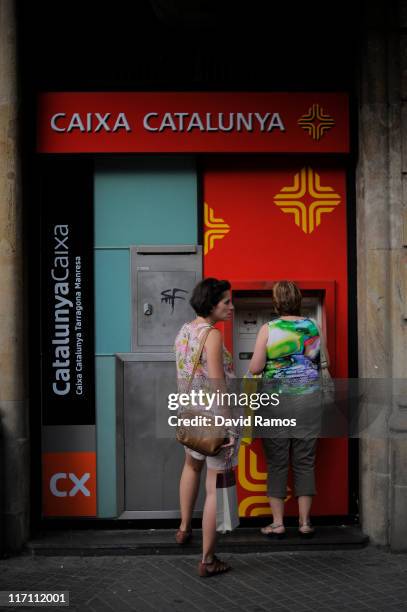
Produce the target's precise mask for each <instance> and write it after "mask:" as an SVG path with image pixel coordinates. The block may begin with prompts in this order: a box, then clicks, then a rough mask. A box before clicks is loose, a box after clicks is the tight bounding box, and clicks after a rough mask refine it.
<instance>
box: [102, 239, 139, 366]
mask: <svg viewBox="0 0 407 612" xmlns="http://www.w3.org/2000/svg"><path fill="white" fill-rule="evenodd" d="M130 310H131V297H130V251H129V249H101V250H99V249H97V250H96V251H95V334H96V337H95V347H96V349H95V350H96V354H106V353H108V354H113V353H128V352H129V351H130V346H131V318H130Z"/></svg>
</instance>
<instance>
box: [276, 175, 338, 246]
mask: <svg viewBox="0 0 407 612" xmlns="http://www.w3.org/2000/svg"><path fill="white" fill-rule="evenodd" d="M340 201H341V198H340V196H339V194H337V193H335V191H334V190H333V189H332V187H327V186H322V185H321V179H320V176H319V174H317V173H316V172H315V171H314V170H313V169H312V168H302V170H301V171H300V172H297V174H295V175H294V181H293V184H292V185H290V186H288V187H283V188H282V189H281V190H280V192H279V193H277V194H276V195H275V196H274V203H275V204H276V205H277V206H278V207H279V208H280V209H281V210H282V212H284V213H290V214H293V215H294V222H295V224H296V225H297V226H298V227H299V228H301V229H302V231H303V232H304V233H305V234H311V233H312V232H313V231H314V230H315V228H317V227H318V226H319V225H320V224H321V215H323V214H326V213H331V212H332V211H333V210H335V207H336V206H338V204H339V203H340Z"/></svg>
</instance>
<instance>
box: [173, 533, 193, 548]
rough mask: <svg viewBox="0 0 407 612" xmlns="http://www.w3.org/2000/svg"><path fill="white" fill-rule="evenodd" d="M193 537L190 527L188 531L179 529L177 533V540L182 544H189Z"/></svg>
mask: <svg viewBox="0 0 407 612" xmlns="http://www.w3.org/2000/svg"><path fill="white" fill-rule="evenodd" d="M191 539H192V529H188V531H182V529H178V531H177V533H176V534H175V541H176V543H177V544H179V545H180V546H183V545H184V544H188V543H189V542H190V541H191Z"/></svg>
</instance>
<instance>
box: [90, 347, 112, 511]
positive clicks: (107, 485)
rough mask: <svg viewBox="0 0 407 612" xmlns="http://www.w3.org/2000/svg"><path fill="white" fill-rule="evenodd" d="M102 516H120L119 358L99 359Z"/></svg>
mask: <svg viewBox="0 0 407 612" xmlns="http://www.w3.org/2000/svg"><path fill="white" fill-rule="evenodd" d="M95 376H96V406H97V413H96V450H97V504H98V517H99V518H109V517H115V516H116V511H117V508H116V414H115V357H96V361H95Z"/></svg>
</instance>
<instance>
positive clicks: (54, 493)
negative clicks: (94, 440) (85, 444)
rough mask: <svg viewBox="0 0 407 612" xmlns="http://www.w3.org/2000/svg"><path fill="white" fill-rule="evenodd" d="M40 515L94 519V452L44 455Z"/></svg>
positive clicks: (95, 511) (95, 507) (95, 496)
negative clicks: (92, 517)
mask: <svg viewBox="0 0 407 612" xmlns="http://www.w3.org/2000/svg"><path fill="white" fill-rule="evenodd" d="M42 512H43V516H96V515H97V494H96V453H95V452H94V451H78V452H62V453H43V455H42Z"/></svg>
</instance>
